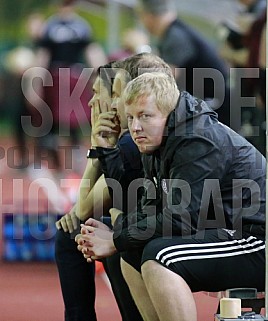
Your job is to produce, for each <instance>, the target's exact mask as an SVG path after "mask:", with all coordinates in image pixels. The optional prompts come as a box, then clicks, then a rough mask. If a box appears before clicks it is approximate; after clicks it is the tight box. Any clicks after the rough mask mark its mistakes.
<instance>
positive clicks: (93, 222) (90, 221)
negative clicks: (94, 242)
mask: <svg viewBox="0 0 268 321" xmlns="http://www.w3.org/2000/svg"><path fill="white" fill-rule="evenodd" d="M84 225H88V226H94V227H97V226H98V221H97V220H95V219H94V218H89V219H88V220H87V221H85V224H84ZM81 226H82V224H81Z"/></svg>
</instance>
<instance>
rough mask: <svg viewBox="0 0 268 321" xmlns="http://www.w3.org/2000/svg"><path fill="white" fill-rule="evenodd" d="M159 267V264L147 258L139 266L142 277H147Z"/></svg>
mask: <svg viewBox="0 0 268 321" xmlns="http://www.w3.org/2000/svg"><path fill="white" fill-rule="evenodd" d="M159 269H161V265H160V264H159V263H157V262H156V261H154V260H148V261H146V262H144V263H143V264H142V266H141V275H142V278H143V279H144V280H145V279H148V278H149V277H151V276H153V275H154V274H155V273H156V272H157V271H158V270H159Z"/></svg>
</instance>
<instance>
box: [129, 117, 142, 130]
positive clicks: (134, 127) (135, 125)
mask: <svg viewBox="0 0 268 321" xmlns="http://www.w3.org/2000/svg"><path fill="white" fill-rule="evenodd" d="M141 129H142V127H141V123H140V121H139V119H138V118H133V120H132V124H131V130H132V131H133V132H136V131H140V130H141Z"/></svg>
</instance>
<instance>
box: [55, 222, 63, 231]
mask: <svg viewBox="0 0 268 321" xmlns="http://www.w3.org/2000/svg"><path fill="white" fill-rule="evenodd" d="M55 225H56V229H57V230H60V229H61V228H62V227H61V224H60V220H59V221H57V222H56V223H55Z"/></svg>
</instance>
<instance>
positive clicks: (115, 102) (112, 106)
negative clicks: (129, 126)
mask: <svg viewBox="0 0 268 321" xmlns="http://www.w3.org/2000/svg"><path fill="white" fill-rule="evenodd" d="M117 105H118V102H117V99H116V98H114V99H113V100H112V103H111V109H112V110H113V111H117V109H118V108H117Z"/></svg>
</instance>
